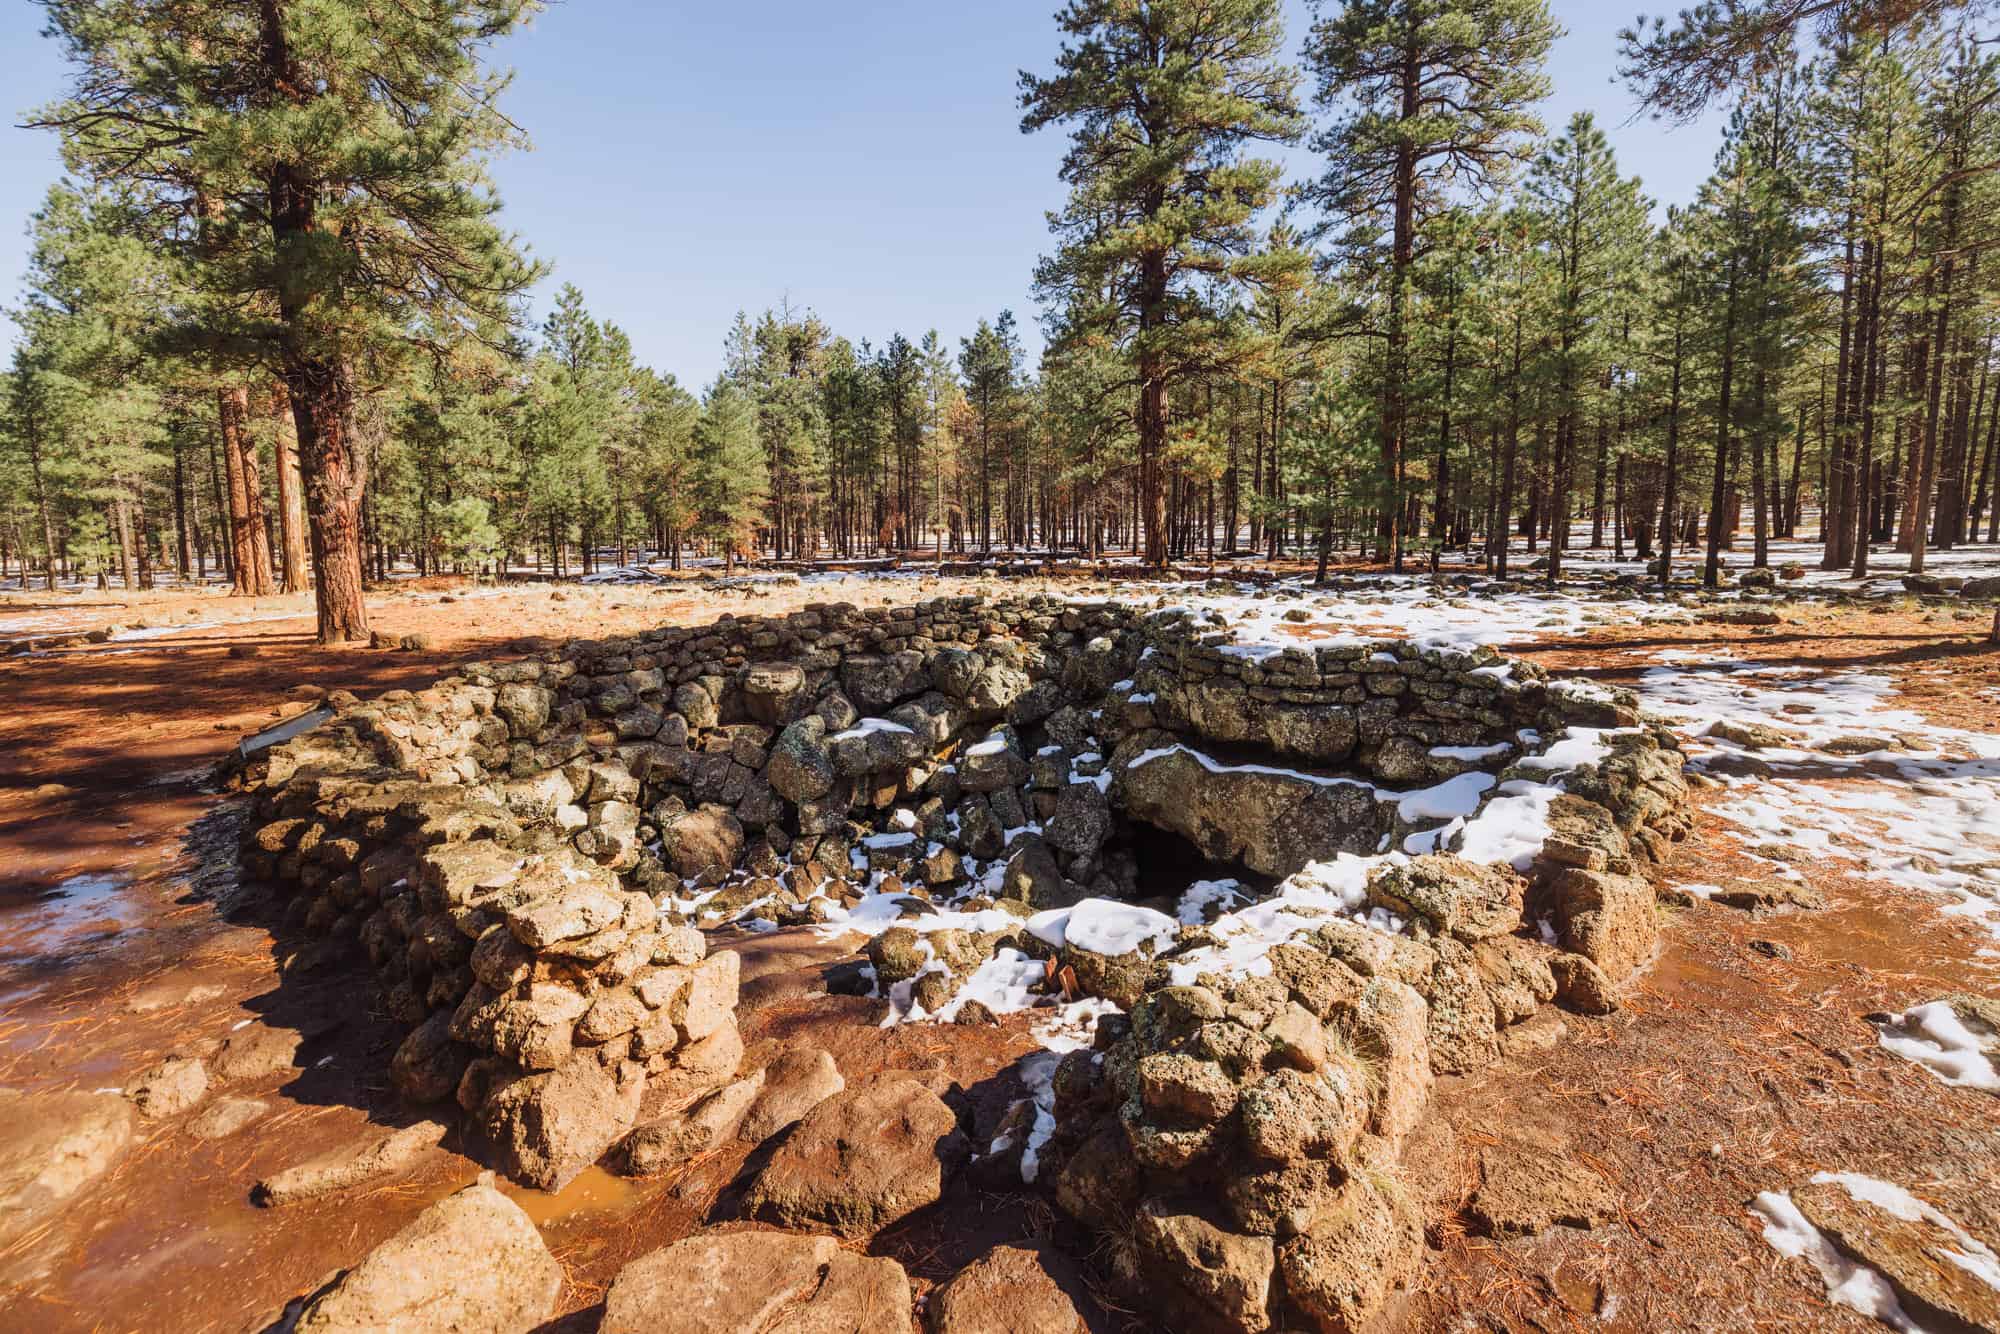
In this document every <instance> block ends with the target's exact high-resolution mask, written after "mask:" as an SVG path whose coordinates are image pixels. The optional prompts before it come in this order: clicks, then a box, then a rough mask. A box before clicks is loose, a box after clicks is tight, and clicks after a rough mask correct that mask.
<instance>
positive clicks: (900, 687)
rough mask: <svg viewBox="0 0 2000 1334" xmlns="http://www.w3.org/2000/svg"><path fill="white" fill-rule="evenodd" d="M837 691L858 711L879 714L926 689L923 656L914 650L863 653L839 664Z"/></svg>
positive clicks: (927, 682)
mask: <svg viewBox="0 0 2000 1334" xmlns="http://www.w3.org/2000/svg"><path fill="white" fill-rule="evenodd" d="M840 688H841V690H842V691H843V692H845V693H846V695H847V697H848V698H849V699H851V700H853V701H854V703H855V704H856V705H857V706H858V707H860V708H861V709H863V710H865V711H867V712H870V713H879V712H880V711H882V710H883V709H886V708H888V707H889V706H890V705H892V704H895V703H897V702H898V701H900V700H905V699H908V698H909V697H910V696H912V695H919V694H922V693H923V692H924V691H925V690H927V689H929V688H930V676H929V674H928V673H927V672H926V671H925V669H924V655H923V654H921V653H917V652H915V651H906V652H903V653H890V654H885V655H884V656H882V657H872V656H869V655H866V654H862V655H857V656H854V657H850V658H846V659H844V660H843V661H842V662H841V664H840Z"/></svg>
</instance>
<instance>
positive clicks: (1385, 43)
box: [1306, 0, 1561, 563]
mask: <svg viewBox="0 0 2000 1334" xmlns="http://www.w3.org/2000/svg"><path fill="white" fill-rule="evenodd" d="M1560 31H1561V29H1560V28H1559V27H1558V25H1557V24H1556V22H1555V20H1554V19H1553V18H1551V17H1550V15H1549V10H1548V5H1547V3H1546V0H1345V3H1342V4H1340V5H1339V7H1338V8H1332V9H1329V8H1328V7H1327V6H1324V5H1323V6H1321V7H1320V8H1319V9H1318V10H1316V17H1315V20H1314V23H1313V29H1312V35H1311V37H1310V38H1309V39H1308V41H1307V44H1306V61H1307V65H1308V67H1309V68H1310V69H1311V70H1312V73H1313V77H1314V81H1315V85H1316V99H1315V100H1316V101H1317V102H1318V104H1319V105H1320V106H1321V107H1323V108H1325V109H1328V110H1333V111H1337V112H1339V113H1340V115H1339V118H1338V119H1337V120H1336V121H1335V122H1334V123H1333V124H1332V125H1331V126H1330V127H1328V128H1327V129H1326V130H1324V131H1323V132H1321V133H1320V134H1318V135H1317V136H1315V137H1314V139H1313V147H1314V148H1316V149H1318V150H1319V151H1320V152H1323V153H1325V154H1326V155H1327V156H1328V158H1329V163H1328V166H1327V170H1326V173H1325V174H1324V175H1323V176H1322V177H1321V178H1320V180H1319V181H1318V182H1317V183H1315V184H1314V185H1312V186H1311V187H1310V188H1309V195H1310V197H1311V198H1312V199H1313V200H1314V202H1315V203H1317V204H1318V205H1319V206H1320V207H1321V208H1322V209H1323V210H1325V211H1326V213H1327V214H1328V215H1329V216H1331V217H1333V218H1336V219H1340V220H1343V221H1344V222H1346V223H1347V224H1349V225H1350V226H1353V227H1355V228H1356V229H1357V230H1358V232H1359V236H1360V239H1361V242H1362V248H1363V249H1364V250H1369V251H1372V250H1375V249H1377V248H1379V247H1380V244H1381V240H1380V238H1383V237H1385V236H1386V239H1387V252H1388V253H1387V260H1388V262H1387V265H1386V266H1385V273H1384V277H1383V281H1384V282H1385V283H1386V284H1387V285H1388V302H1387V313H1386V328H1385V329H1384V330H1383V336H1384V338H1385V340H1386V347H1385V352H1386V356H1385V359H1384V365H1383V374H1382V386H1383V393H1382V410H1381V430H1380V448H1381V461H1382V474H1383V479H1384V487H1383V489H1384V493H1385V495H1386V497H1387V498H1386V501H1385V503H1384V504H1383V506H1382V523H1381V528H1380V531H1379V533H1378V544H1379V549H1378V552H1377V558H1378V559H1383V560H1389V559H1395V560H1397V561H1398V562H1399V563H1400V560H1401V555H1402V526H1401V519H1402V504H1401V497H1400V496H1399V495H1398V494H1396V486H1395V482H1396V479H1397V477H1398V476H1400V474H1401V470H1402V462H1403V449H1404V445H1405V439H1404V436H1405V432H1406V427H1407V417H1408V408H1407V399H1406V394H1405V389H1404V386H1405V382H1406V380H1407V378H1408V345H1409V333H1408V329H1407V327H1406V320H1407V313H1408V304H1409V294H1408V290H1407V284H1408V281H1409V276H1410V266H1411V264H1412V263H1413V262H1414V261H1415V259H1416V257H1417V250H1418V246H1419V244H1420V237H1421V234H1422V232H1423V228H1424V224H1425V222H1426V220H1427V219H1428V218H1429V217H1430V216H1431V215H1432V214H1433V213H1435V212H1436V211H1437V210H1438V209H1439V208H1442V207H1444V206H1445V205H1446V204H1447V203H1448V202H1449V200H1450V197H1451V191H1452V190H1454V189H1457V190H1461V191H1480V190H1483V189H1485V188H1487V187H1488V186H1490V185H1491V184H1492V183H1493V182H1494V180H1495V179H1496V178H1497V177H1498V176H1499V175H1501V174H1502V173H1503V172H1504V170H1505V169H1506V168H1508V167H1510V166H1511V165H1512V164H1514V163H1517V162H1520V161H1523V160H1525V158H1526V156H1527V154H1528V153H1529V152H1530V151H1531V149H1532V136H1534V135H1535V134H1538V133H1539V132H1540V130H1541V122H1540V121H1539V120H1537V119H1536V118H1535V115H1534V113H1533V110H1532V107H1533V105H1534V104H1535V103H1536V102H1537V101H1539V100H1541V99H1542V98H1543V97H1545V96H1547V95H1548V90H1549V82H1548V79H1547V78H1546V77H1545V76H1544V75H1543V74H1542V62H1543V60H1544V59H1545V58H1546V56H1547V54H1548V49H1549V46H1550V44H1551V43H1552V42H1554V40H1555V38H1556V36H1557V34H1558V33H1559V32H1560Z"/></svg>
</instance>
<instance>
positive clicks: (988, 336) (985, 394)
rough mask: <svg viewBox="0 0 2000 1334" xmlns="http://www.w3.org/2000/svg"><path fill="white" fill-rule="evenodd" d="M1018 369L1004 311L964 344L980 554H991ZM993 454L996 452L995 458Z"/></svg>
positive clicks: (1010, 319) (1010, 320)
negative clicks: (974, 433)
mask: <svg viewBox="0 0 2000 1334" xmlns="http://www.w3.org/2000/svg"><path fill="white" fill-rule="evenodd" d="M1020 367H1021V345H1020V340H1019V339H1018V338H1017V337H1016V335H1015V333H1014V312H1013V311H1011V310H1003V311H1001V312H1000V318H999V319H998V320H996V321H994V322H993V323H991V324H988V323H987V322H986V321H985V320H981V321H980V322H979V327H978V328H977V329H976V330H974V331H973V334H972V337H970V338H967V339H964V340H962V344H961V348H960V351H959V355H958V369H959V373H960V374H961V375H963V376H964V377H965V398H966V402H967V403H968V404H969V405H970V406H971V408H972V411H973V414H974V416H975V418H976V420H977V422H978V427H977V430H978V455H977V457H976V458H975V459H973V461H972V468H973V473H974V477H975V478H976V488H977V492H978V496H979V554H980V555H982V556H985V555H991V554H992V551H993V479H994V477H995V475H996V474H997V473H999V472H1001V471H1004V469H1005V467H1006V452H1005V449H1006V445H1005V439H1006V433H1007V424H1008V421H1009V420H1010V418H1011V417H1012V415H1013V409H1014V391H1015V388H1016V383H1015V382H1016V379H1017V377H1018V375H1019V373H1020ZM996 451H997V452H996Z"/></svg>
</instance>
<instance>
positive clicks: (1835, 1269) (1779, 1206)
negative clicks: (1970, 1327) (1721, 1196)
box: [1750, 1190, 1923, 1334]
mask: <svg viewBox="0 0 2000 1334" xmlns="http://www.w3.org/2000/svg"><path fill="white" fill-rule="evenodd" d="M1750 1211H1751V1212H1752V1213H1755V1214H1758V1215H1761V1216H1762V1217H1763V1219H1764V1240H1765V1241H1766V1242H1768V1243H1770V1246H1771V1249H1772V1250H1774V1251H1776V1252H1777V1253H1778V1254H1780V1255H1783V1256H1788V1257H1790V1258H1792V1259H1795V1260H1799V1259H1803V1260H1807V1261H1809V1262H1811V1264H1812V1267H1813V1268H1815V1269H1817V1270H1818V1271H1819V1276H1820V1279H1821V1281H1822V1282H1824V1283H1825V1284H1826V1296H1827V1300H1828V1301H1831V1302H1832V1303H1833V1304H1834V1305H1836V1306H1845V1307H1847V1308H1848V1309H1850V1310H1854V1311H1859V1312H1860V1313H1861V1314H1863V1315H1865V1316H1870V1317H1873V1318H1874V1319H1876V1320H1879V1321H1881V1322H1882V1323H1883V1324H1885V1325H1888V1326H1889V1327H1890V1328H1892V1329H1899V1330H1903V1331H1906V1334H1923V1331H1922V1330H1921V1329H1920V1328H1919V1327H1918V1325H1917V1322H1916V1321H1914V1320H1912V1319H1910V1317H1909V1314H1908V1313H1907V1312H1906V1311H1904V1310H1903V1304H1902V1303H1901V1302H1899V1301H1897V1300H1896V1290H1895V1289H1894V1288H1892V1287H1890V1286H1889V1280H1888V1279H1886V1278H1884V1277H1882V1275H1881V1273H1880V1272H1878V1271H1876V1270H1874V1269H1871V1268H1869V1267H1868V1266H1867V1265H1864V1264H1860V1263H1858V1262H1856V1261H1854V1260H1850V1259H1848V1258H1847V1257H1846V1256H1845V1255H1842V1254H1841V1253H1840V1251H1839V1250H1837V1249H1836V1248H1835V1247H1834V1244H1833V1243H1832V1242H1831V1241H1828V1240H1827V1237H1826V1234H1825V1233H1824V1232H1821V1231H1820V1230H1819V1229H1818V1228H1816V1227H1814V1226H1813V1225H1812V1224H1811V1223H1809V1222H1807V1221H1806V1216H1805V1215H1804V1214H1802V1213H1800V1212H1799V1207H1798V1206H1797V1205H1796V1204H1793V1203H1792V1197H1791V1196H1790V1195H1788V1194H1786V1193H1785V1192H1783V1191H1768V1190H1767V1191H1765V1192H1764V1193H1763V1194H1761V1195H1759V1196H1758V1197H1757V1198H1756V1199H1755V1200H1753V1201H1752V1202H1751V1205H1750Z"/></svg>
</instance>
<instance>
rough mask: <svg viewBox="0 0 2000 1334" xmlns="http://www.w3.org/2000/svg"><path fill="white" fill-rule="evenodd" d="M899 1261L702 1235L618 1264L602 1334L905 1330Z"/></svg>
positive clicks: (760, 1236)
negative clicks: (623, 1264)
mask: <svg viewBox="0 0 2000 1334" xmlns="http://www.w3.org/2000/svg"><path fill="white" fill-rule="evenodd" d="M910 1306H911V1295H910V1281H909V1276H908V1275H906V1274H905V1273H904V1272H903V1267H902V1266H901V1265H899V1264H897V1263H896V1262H895V1261H894V1260H887V1259H875V1258H871V1257H869V1256H863V1255H856V1254H854V1253H853V1252H852V1251H848V1250H843V1249H842V1248H841V1246H840V1243H839V1242H838V1241H836V1240H835V1239H834V1238H832V1237H800V1236H794V1235H792V1234H790V1233H786V1232H723V1233H716V1232H701V1233H696V1234H695V1235H694V1236H692V1237H687V1238H685V1239H683V1240H681V1241H677V1242H675V1243H674V1244H673V1245H671V1246H666V1247H663V1248H661V1249H660V1250H657V1251H653V1252H652V1253H650V1254H648V1255H643V1256H641V1257H640V1258H638V1259H637V1260H634V1261H633V1262H632V1263H631V1264H628V1265H626V1266H625V1268H623V1269H621V1270H619V1271H618V1277H617V1278H615V1279H613V1280H612V1282H611V1288H610V1290H609V1291H608V1292H606V1293H605V1295H604V1319H603V1321H602V1323H600V1324H599V1325H598V1327H597V1328H598V1334H661V1331H666V1330H672V1331H674V1334H908V1331H909V1329H910Z"/></svg>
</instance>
